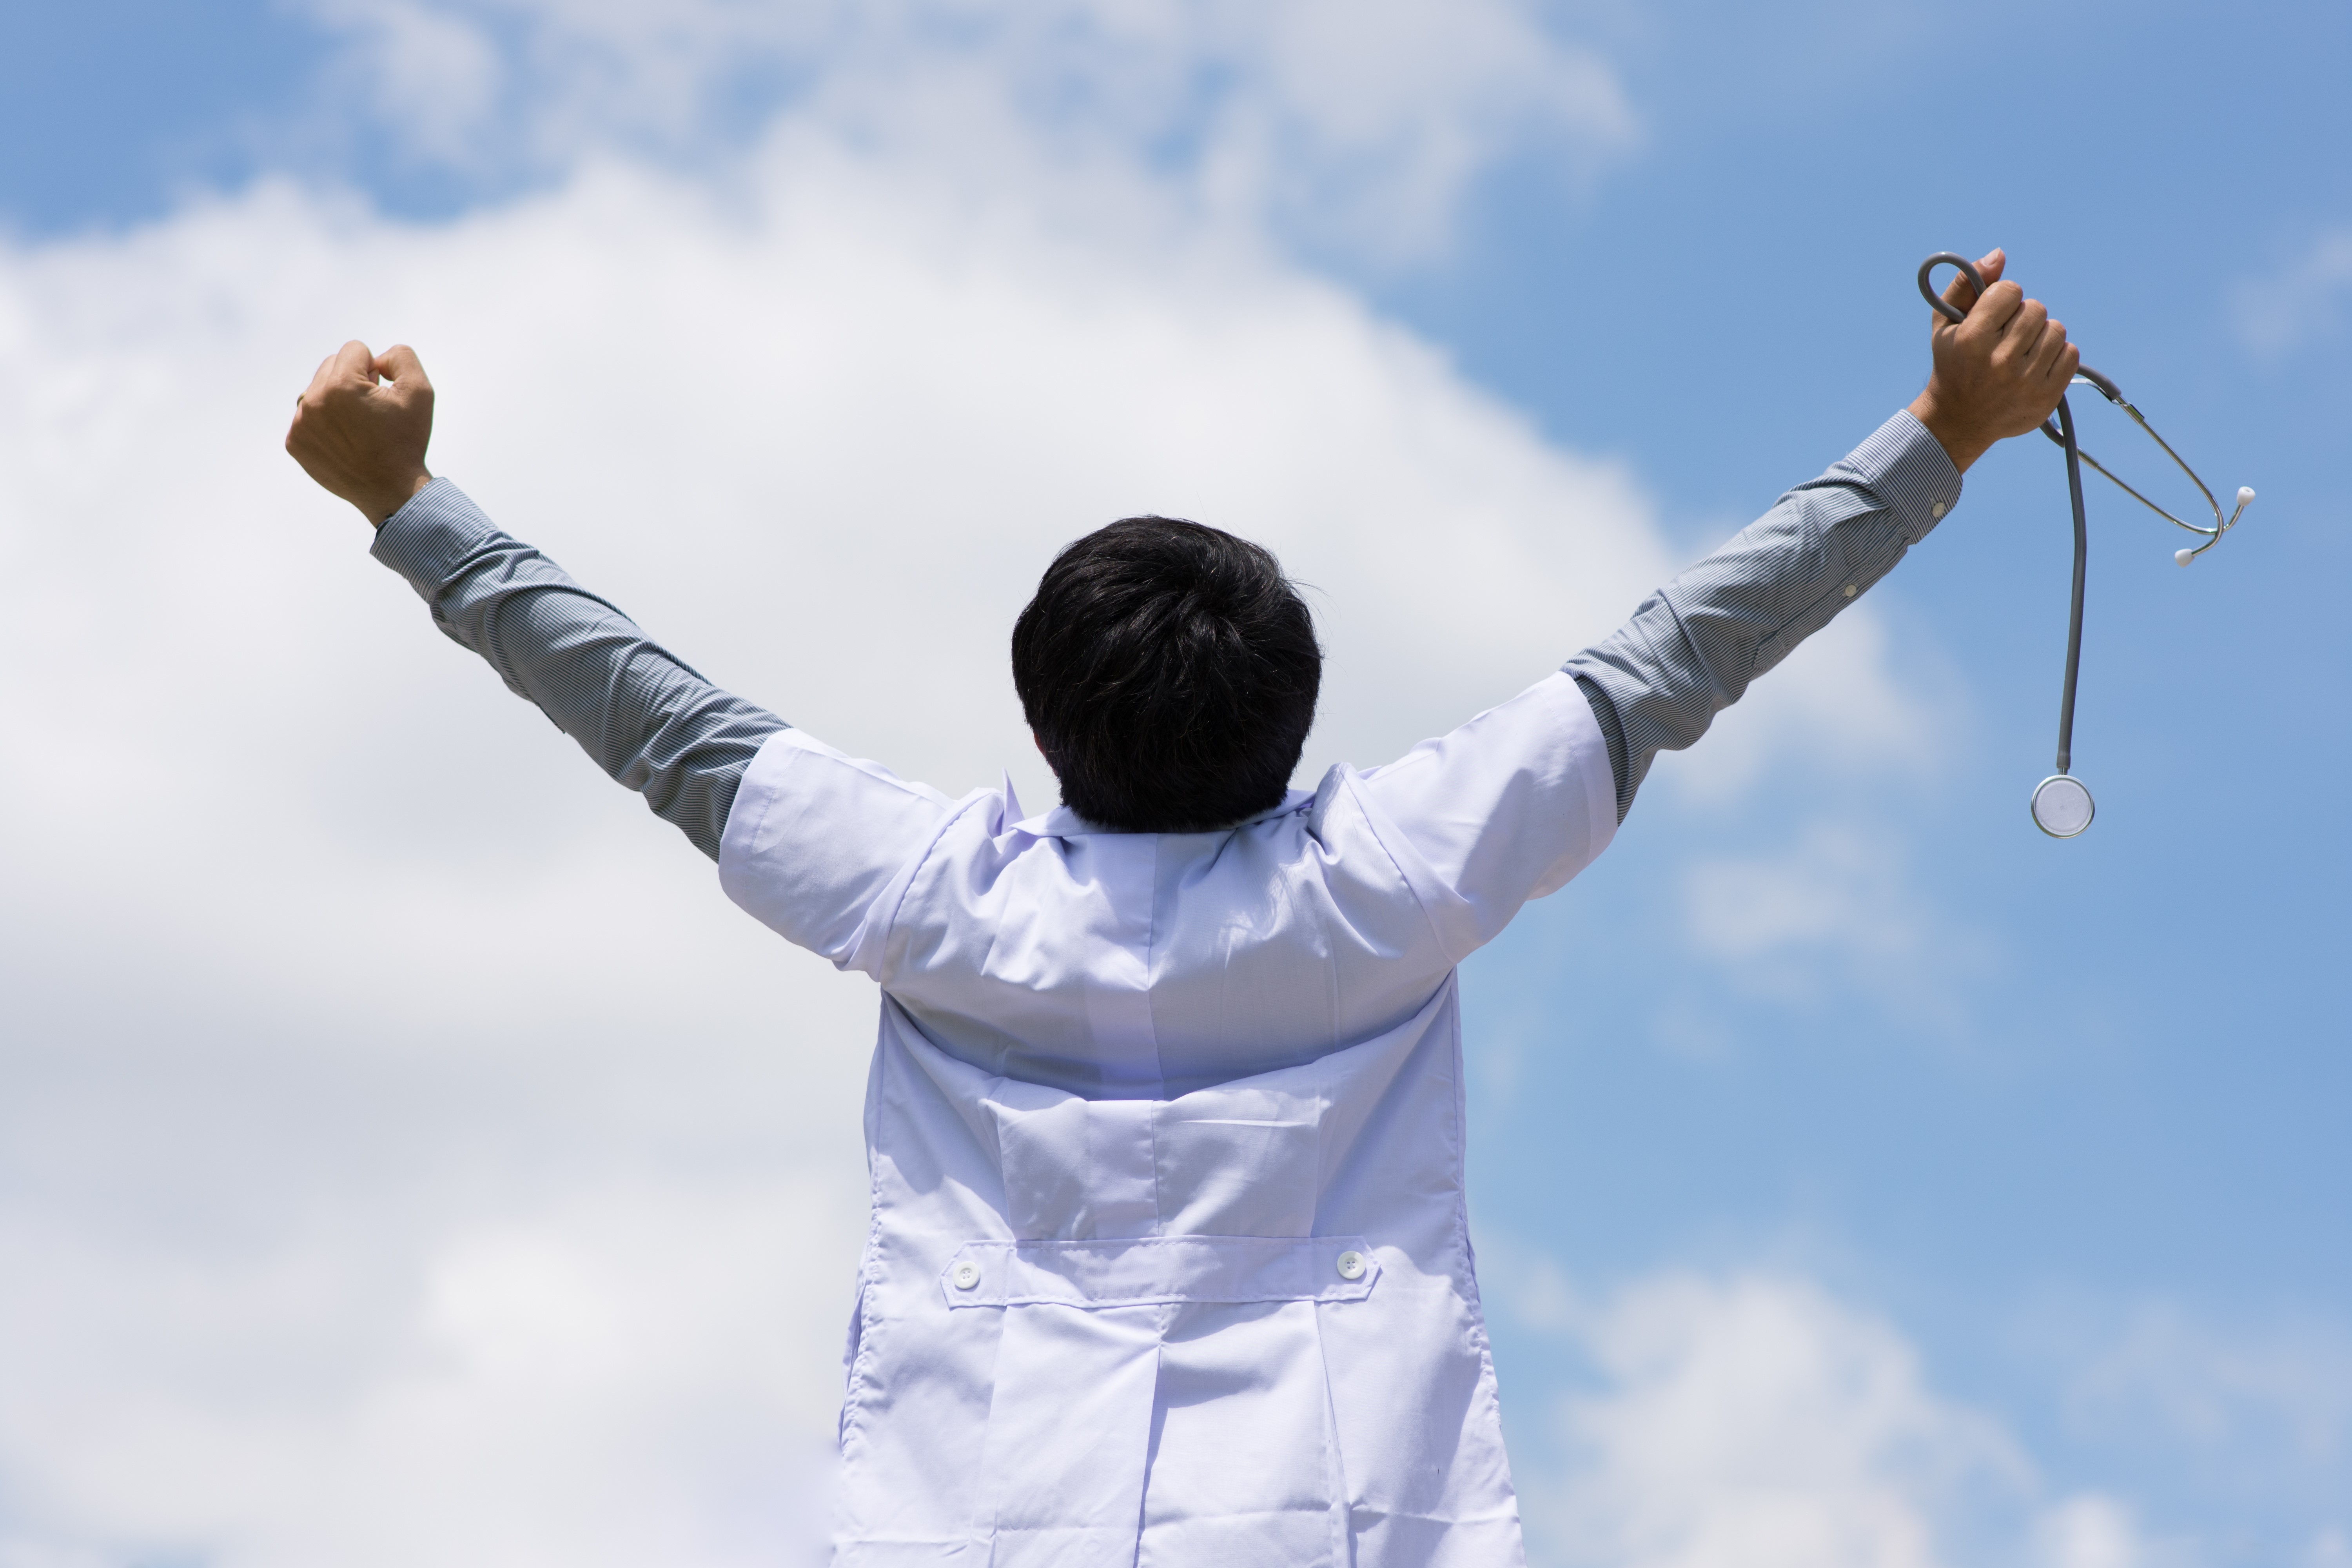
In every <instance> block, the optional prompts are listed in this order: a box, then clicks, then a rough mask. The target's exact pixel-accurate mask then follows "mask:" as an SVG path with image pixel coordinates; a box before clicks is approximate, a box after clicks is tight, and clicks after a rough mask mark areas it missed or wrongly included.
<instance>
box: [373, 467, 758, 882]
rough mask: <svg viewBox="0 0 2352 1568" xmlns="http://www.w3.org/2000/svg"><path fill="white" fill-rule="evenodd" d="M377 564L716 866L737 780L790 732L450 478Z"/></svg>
mask: <svg viewBox="0 0 2352 1568" xmlns="http://www.w3.org/2000/svg"><path fill="white" fill-rule="evenodd" d="M373 554H374V555H375V558H376V559H377V560H379V561H381V562H383V563H384V564H385V565H387V566H389V567H391V568H392V569H393V570H394V571H395V572H398V573H399V574H401V575H402V576H403V577H404V578H406V579H407V580H408V583H409V584H410V586H412V587H414V588H415V590H416V592H417V594H418V595H419V596H420V597H422V598H423V599H424V600H425V603H426V605H429V606H430V607H431V609H432V612H433V620H434V623H435V624H436V626H439V627H440V628H441V629H442V631H443V632H445V633H446V634H447V635H448V637H450V638H451V640H453V641H455V642H457V643H458V644H460V645H461V646H463V647H467V648H470V649H472V650H473V651H474V652H475V653H477V654H479V655H480V656H481V657H482V658H485V659H487V660H488V662H489V664H490V666H491V668H494V669H496V670H497V671H498V672H499V678H500V679H503V680H504V681H505V682H506V683H507V686H508V689H510V690H512V691H513V692H515V693H516V694H517V695H518V696H520V697H524V698H527V699H529V700H530V701H532V702H533V703H536V704H537V705H538V707H539V709H540V710H541V712H543V713H545V714H546V715H547V716H548V717H549V718H550V719H551V720H552V721H554V722H555V725H556V727H557V728H558V729H560V730H562V731H563V732H564V733H565V734H567V735H570V736H571V737H572V739H573V740H574V741H577V742H579V743H580V746H581V749H582V750H583V751H585V752H587V753H588V754H589V756H590V757H591V758H593V759H594V761H595V763H596V765H597V766H599V767H601V768H603V769H604V772H605V773H608V774H610V775H611V776H612V777H613V778H614V779H615V780H617V781H619V782H620V783H622V784H626V785H627V786H628V787H629V788H631V789H634V790H635V791H637V792H638V793H639V794H641V795H644V796H645V797H646V805H648V806H649V807H651V808H652V810H653V812H654V814H655V815H656V816H660V817H661V818H662V819H663V820H665V821H667V822H669V823H671V824H673V825H675V826H677V827H678V828H679V829H680V830H681V831H682V832H684V833H685V834H686V836H687V837H688V839H690V840H692V841H693V844H694V846H695V847H696V848H698V849H700V850H701V851H702V852H703V853H704V854H706V855H708V856H709V857H710V858H712V859H714V860H715V859H717V858H719V837H720V835H721V834H722V833H723V832H724V830H725V828H726V826H727V813H728V811H729V809H730V807H731V806H732V805H734V800H735V791H736V786H737V785H738V784H740V783H741V782H742V777H743V770H744V768H745V767H747V766H748V765H749V764H750V763H751V758H752V755H753V754H754V753H755V752H758V751H759V749H760V744H761V742H763V741H765V740H766V739H767V738H768V737H769V736H770V735H772V734H773V733H774V732H775V731H778V730H781V729H782V728H784V727H785V726H784V723H783V721H782V720H780V719H778V718H776V717H775V716H774V715H773V714H772V713H769V712H767V711H766V710H763V709H761V708H758V707H755V706H754V705H752V704H751V703H749V702H745V701H743V700H741V699H740V698H737V697H733V696H730V695H729V694H728V693H727V692H724V691H721V690H720V689H718V688H717V687H715V686H712V685H711V684H710V683H709V681H707V680H705V679H702V677H701V676H699V675H698V674H697V673H695V671H694V670H693V669H691V668H688V666H687V665H685V664H684V663H682V662H680V661H679V660H678V659H677V658H673V657H671V655H670V654H669V653H668V652H667V650H666V649H664V648H663V647H660V646H659V645H658V644H656V643H654V642H652V641H651V640H649V639H648V638H647V637H646V635H645V634H644V633H643V632H641V631H639V630H638V629H637V627H636V626H635V624H634V623H633V622H631V621H630V619H629V618H628V617H627V616H625V615H623V614H622V613H621V612H620V611H619V610H618V609H617V608H615V607H614V606H613V605H610V604H608V603H606V602H605V601H604V600H603V599H600V598H598V597H597V596H596V595H593V594H591V593H589V592H588V591H587V590H585V589H583V588H582V587H581V586H580V585H579V584H576V583H574V582H573V581H572V579H571V577H570V576H568V575H567V574H565V573H564V571H563V569H562V567H560V566H558V565H556V564H555V563H554V562H552V561H550V560H549V559H548V558H547V557H546V556H544V555H541V553H540V552H538V551H536V550H534V549H532V548H531V547H530V545H528V544H525V543H523V542H520V540H516V539H513V538H510V537H509V536H508V535H507V534H505V533H502V532H500V531H499V530H498V529H497V528H496V527H495V526H494V525H492V523H491V522H490V521H489V519H488V518H487V517H486V516H484V515H483V514H482V512H481V510H480V509H478V507H476V506H475V505H474V503H473V502H472V501H471V500H468V499H467V497H466V495H465V492H463V491H462V490H460V489H457V486H455V485H453V484H451V483H450V482H449V481H448V480H446V479H436V480H434V481H433V483H432V484H430V485H429V486H427V487H426V488H425V489H424V490H422V491H420V492H419V493H418V494H417V495H416V496H415V499H414V500H410V501H409V502H408V504H407V505H405V506H404V507H402V508H401V509H400V510H398V511H396V512H394V514H393V515H392V516H391V517H390V518H389V519H387V520H386V521H385V522H384V524H383V527H382V528H381V529H380V530H378V531H377V533H376V540H375V547H374V550H373Z"/></svg>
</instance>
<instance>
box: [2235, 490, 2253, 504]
mask: <svg viewBox="0 0 2352 1568" xmlns="http://www.w3.org/2000/svg"><path fill="white" fill-rule="evenodd" d="M2253 499H2254V487H2253V486H2252V485H2240V486H2239V487H2238V504H2239V505H2240V506H2250V505H2252V502H2253Z"/></svg>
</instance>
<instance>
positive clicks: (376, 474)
mask: <svg viewBox="0 0 2352 1568" xmlns="http://www.w3.org/2000/svg"><path fill="white" fill-rule="evenodd" d="M386 383H389V384H386ZM432 438H433V384H432V383H431V382H429V381H427V380H425V366H424V365H423V364H421V363H418V361H417V358H416V351H415V350H414V349H412V348H410V347H408V346H407V345H406V344H405V343H395V344H394V345H393V346H392V347H391V348H388V349H386V350H385V351H384V352H383V353H381V354H376V353H369V352H368V346H367V344H365V343H362V342H348V343H345V344H344V345H343V346H342V348H341V350H340V351H338V352H337V353H332V354H330V355H329V356H328V357H327V358H326V359H325V360H324V361H323V362H322V363H320V366H319V374H316V375H314V376H312V377H311V378H310V388H309V390H308V391H306V392H304V393H303V394H302V395H301V396H299V397H298V398H296V399H295V400H294V423H293V426H291V427H290V428H289V429H288V430H287V432H286V450H287V452H288V453H289V455H290V456H291V457H292V458H293V459H294V460H295V461H296V462H298V463H299V464H301V465H302V471H303V472H305V473H307V474H309V475H310V477H311V478H312V479H316V480H318V481H319V483H320V485H321V486H322V487H324V488H325V489H329V490H331V491H332V492H333V493H334V494H336V495H339V496H341V497H342V498H343V500H347V501H349V502H351V503H352V505H353V506H355V507H357V508H359V509H360V511H361V514H362V515H363V516H364V517H365V518H366V519H367V520H368V521H370V522H371V523H373V524H374V525H376V526H377V527H379V528H381V527H383V520H384V519H385V518H388V517H390V516H391V515H392V514H393V513H394V512H396V511H398V510H400V509H401V508H402V507H404V506H406V505H407V504H408V499H409V498H410V497H411V496H413V495H415V493H416V492H417V491H418V490H421V489H424V488H425V486H426V485H427V484H428V483H430V482H431V481H432V479H433V476H432V475H431V474H429V473H427V472H425V445H426V443H428V442H430V441H431V440H432Z"/></svg>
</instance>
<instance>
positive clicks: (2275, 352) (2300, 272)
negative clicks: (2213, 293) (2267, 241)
mask: <svg viewBox="0 0 2352 1568" xmlns="http://www.w3.org/2000/svg"><path fill="white" fill-rule="evenodd" d="M2347 295H2352V227H2337V228H2332V229H2329V230H2328V231H2327V232H2326V233H2324V234H2322V235H2320V236H2319V237H2317V238H2315V239H2314V240H2313V241H2312V242H2311V243H2310V244H2309V245H2307V246H2305V247H2304V248H2303V250H2302V252H2301V253H2300V254H2299V255H2296V256H2294V257H2293V258H2290V259H2289V260H2288V261H2287V263H2286V264H2285V265H2284V267H2281V268H2279V269H2278V270H2277V271H2275V272H2273V273H2272V274H2271V275H2270V276H2269V277H2266V278H2252V279H2247V280H2246V281H2244V282H2242V283H2241V284H2239V285H2238V287H2237V289H2236V290H2235V292H2234V293H2233V295H2232V297H2231V305H2232V307H2233V309H2234V312H2235V315H2236V318H2237V324H2238V336H2239V338H2240V340H2241V341H2242V342H2244V343H2245V344H2246V346H2247V347H2248V348H2250V349H2252V350H2253V351H2254V352H2255V353H2258V354H2262V355H2264V356H2266V357H2273V358H2274V357H2278V356H2282V355H2284V354H2287V353H2292V352H2294V350H2296V349H2299V348H2302V347H2305V345H2307V344H2310V343H2315V342H2320V341H2321V340H2322V339H2324V338H2326V336H2328V335H2329V334H2330V333H2332V332H2334V331H2336V328H2337V327H2338V326H2340V325H2341V324H2342V322H2343V320H2344V301H2345V299H2346V297H2347Z"/></svg>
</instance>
